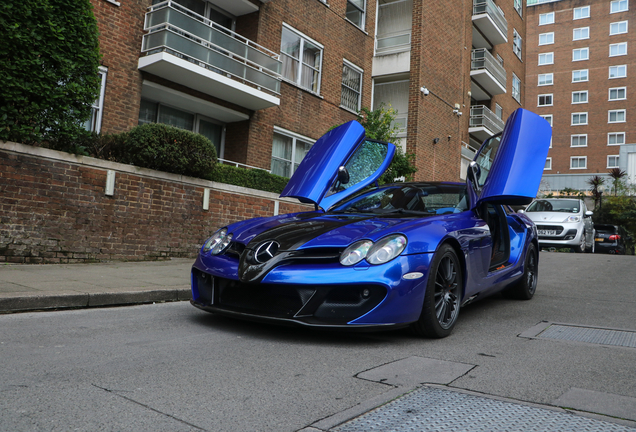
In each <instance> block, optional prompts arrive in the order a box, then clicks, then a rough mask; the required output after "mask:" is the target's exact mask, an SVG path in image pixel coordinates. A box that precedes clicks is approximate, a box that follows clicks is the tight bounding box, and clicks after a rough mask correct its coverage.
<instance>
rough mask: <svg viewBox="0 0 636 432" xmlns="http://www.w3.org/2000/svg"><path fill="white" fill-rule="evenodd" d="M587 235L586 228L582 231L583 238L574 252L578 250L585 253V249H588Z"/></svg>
mask: <svg viewBox="0 0 636 432" xmlns="http://www.w3.org/2000/svg"><path fill="white" fill-rule="evenodd" d="M585 236H586V234H585V230H584V231H583V232H582V233H581V240H580V241H579V244H578V245H576V246H575V247H574V252H576V253H585V251H586V249H587V248H586V244H587V243H586V241H585Z"/></svg>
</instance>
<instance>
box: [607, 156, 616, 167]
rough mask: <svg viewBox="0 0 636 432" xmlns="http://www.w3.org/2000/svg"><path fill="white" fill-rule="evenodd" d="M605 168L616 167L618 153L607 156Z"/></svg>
mask: <svg viewBox="0 0 636 432" xmlns="http://www.w3.org/2000/svg"><path fill="white" fill-rule="evenodd" d="M607 168H618V155H608V156H607Z"/></svg>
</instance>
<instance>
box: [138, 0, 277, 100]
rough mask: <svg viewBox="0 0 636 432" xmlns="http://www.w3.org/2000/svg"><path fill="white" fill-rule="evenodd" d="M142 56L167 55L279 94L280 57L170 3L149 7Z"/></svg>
mask: <svg viewBox="0 0 636 432" xmlns="http://www.w3.org/2000/svg"><path fill="white" fill-rule="evenodd" d="M149 9H150V10H149V11H148V12H147V13H146V20H145V23H144V30H147V31H148V33H147V34H145V35H144V36H143V44H142V52H144V53H146V55H151V54H155V53H158V52H167V53H169V54H172V55H174V56H176V57H179V58H181V59H184V60H187V61H189V62H191V63H194V64H195V65H198V66H200V67H203V68H206V69H208V70H211V71H214V72H217V73H219V74H222V75H224V76H227V77H230V78H232V79H234V80H237V81H239V82H241V83H244V84H248V85H251V86H254V87H256V88H258V89H259V90H265V91H268V92H270V93H272V94H275V95H278V94H280V81H281V77H280V71H281V65H282V62H281V61H280V58H279V54H277V53H274V52H273V51H270V50H268V49H267V48H264V47H262V46H260V45H258V44H256V43H254V42H252V41H251V40H249V39H247V38H245V37H243V36H241V35H239V34H237V33H235V32H233V31H231V30H229V29H227V28H225V27H223V26H220V25H218V24H216V23H215V22H213V21H210V20H209V19H207V18H205V17H203V16H201V15H199V14H197V13H195V12H192V11H191V10H189V9H187V8H185V7H183V6H181V5H179V4H177V3H175V2H173V1H170V0H169V1H165V2H161V3H157V4H155V5H153V6H150V8H149Z"/></svg>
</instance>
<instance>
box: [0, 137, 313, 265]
mask: <svg viewBox="0 0 636 432" xmlns="http://www.w3.org/2000/svg"><path fill="white" fill-rule="evenodd" d="M108 170H112V171H114V172H115V191H114V195H113V196H107V195H105V185H106V176H107V172H108ZM206 188H208V189H210V208H209V210H204V209H203V194H204V190H205V189H206ZM277 202H278V204H276V203H277ZM277 207H278V212H279V213H291V212H294V211H301V210H307V209H311V208H310V207H308V206H304V205H300V204H298V203H297V201H296V200H290V199H279V198H278V195H277V194H273V193H269V192H262V191H257V190H253V189H248V188H243V187H238V186H231V185H224V184H220V183H215V182H210V181H206V180H201V179H196V178H192V177H185V176H180V175H176V174H168V173H162V172H159V171H154V170H149V169H145V168H137V167H133V166H130V165H124V164H118V163H114V162H109V161H104V160H99V159H94V158H88V157H82V156H75V155H70V154H67V153H62V152H57V151H53V150H48V149H42V148H37V147H31V146H25V145H22V144H16V143H10V142H9V143H0V262H7V263H81V262H91V261H104V260H129V261H141V260H159V259H167V258H170V257H194V256H195V255H196V253H197V252H198V250H199V248H200V247H201V244H202V243H203V242H204V241H205V239H206V238H207V237H208V236H209V235H210V234H212V233H213V232H214V231H216V230H217V229H218V228H221V227H223V226H225V225H228V224H230V223H233V222H237V221H240V220H243V219H247V218H252V217H258V216H272V215H273V214H274V213H275V211H276V208H277Z"/></svg>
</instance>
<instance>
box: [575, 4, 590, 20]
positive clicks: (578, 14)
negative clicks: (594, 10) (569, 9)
mask: <svg viewBox="0 0 636 432" xmlns="http://www.w3.org/2000/svg"><path fill="white" fill-rule="evenodd" d="M589 17H590V7H589V6H583V7H578V8H574V19H575V20H577V19H583V18H589Z"/></svg>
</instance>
